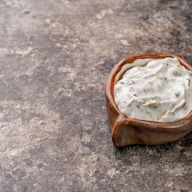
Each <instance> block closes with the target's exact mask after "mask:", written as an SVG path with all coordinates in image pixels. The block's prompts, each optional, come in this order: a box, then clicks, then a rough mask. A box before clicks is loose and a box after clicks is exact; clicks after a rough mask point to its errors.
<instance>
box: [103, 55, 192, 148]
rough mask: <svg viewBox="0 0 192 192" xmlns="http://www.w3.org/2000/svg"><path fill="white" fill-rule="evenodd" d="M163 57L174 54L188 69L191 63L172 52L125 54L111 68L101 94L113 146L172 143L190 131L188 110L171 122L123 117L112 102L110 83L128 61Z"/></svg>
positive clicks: (191, 116)
mask: <svg viewBox="0 0 192 192" xmlns="http://www.w3.org/2000/svg"><path fill="white" fill-rule="evenodd" d="M165 57H176V58H177V59H178V60H179V61H180V63H181V65H183V66H184V67H185V68H187V69H188V70H191V71H192V66H191V65H190V64H188V63H187V61H186V60H185V59H184V58H183V57H182V56H180V55H174V54H138V55H133V56H129V57H127V58H125V59H123V60H121V61H120V62H119V63H118V64H117V65H115V66H114V67H113V69H112V70H111V72H110V75H109V77H108V80H107V82H106V85H105V96H106V106H107V111H108V116H109V122H110V126H111V128H112V141H113V143H114V145H115V146H116V147H124V146H127V145H132V144H149V145H156V144H163V143H168V142H173V141H176V140H178V139H180V138H182V137H183V136H185V135H186V134H188V133H190V132H191V131H192V111H191V112H190V113H189V114H188V115H187V116H186V117H184V118H182V119H180V120H178V121H175V122H156V121H146V120H140V119H134V118H129V117H127V116H126V115H124V114H123V113H122V112H121V111H120V110H119V109H118V107H117V105H116V103H115V101H114V84H115V81H117V78H118V76H119V73H120V71H121V70H122V69H123V66H124V65H127V64H129V63H132V62H133V61H135V60H136V59H146V58H154V59H159V58H165ZM121 72H122V71H121ZM191 102H192V101H191Z"/></svg>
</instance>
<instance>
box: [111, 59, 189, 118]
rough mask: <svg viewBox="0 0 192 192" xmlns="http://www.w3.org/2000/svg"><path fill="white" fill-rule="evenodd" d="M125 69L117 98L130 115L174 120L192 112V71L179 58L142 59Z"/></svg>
mask: <svg viewBox="0 0 192 192" xmlns="http://www.w3.org/2000/svg"><path fill="white" fill-rule="evenodd" d="M124 68H126V70H127V71H126V72H125V73H124V74H123V76H122V78H121V79H120V80H117V79H116V84H115V87H114V97H115V102H116V104H117V106H118V108H119V110H120V111H121V112H123V113H124V114H125V115H126V116H127V117H130V118H136V119H142V120H149V121H159V122H172V121H177V120H179V119H181V118H183V117H185V116H186V115H188V114H189V112H191V111H192V71H189V70H187V69H185V68H184V67H183V66H181V65H180V63H179V61H178V59H176V58H171V57H167V58H164V59H138V60H136V61H134V62H133V63H132V64H127V65H125V66H124ZM120 73H121V72H120Z"/></svg>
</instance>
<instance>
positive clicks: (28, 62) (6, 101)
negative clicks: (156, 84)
mask: <svg viewBox="0 0 192 192" xmlns="http://www.w3.org/2000/svg"><path fill="white" fill-rule="evenodd" d="M191 10H192V1H191V0H1V1H0V142H1V145H0V191H1V192H12V191H16V192H32V191H34V192H76V191H78V192H85V191H86V192H87V191H88V192H100V191H104V192H105V191H106V192H112V191H113V192H116V191H117V192H140V191H141V192H145V191H146V192H148V191H149V192H167V191H171V192H190V191H192V135H191V134H190V135H188V136H187V137H185V138H184V139H182V140H181V141H179V142H176V143H173V144H167V145H161V146H139V145H135V146H130V147H127V148H124V149H122V150H118V149H115V148H114V147H113V145H112V142H111V133H110V129H109V126H108V120H107V114H106V108H105V100H104V94H103V85H104V82H105V80H106V78H107V75H108V73H109V71H110V70H111V68H112V67H113V65H114V64H115V63H116V62H117V61H119V60H120V59H122V58H123V57H126V56H127V55H130V54H134V53H139V52H169V53H181V54H184V55H185V56H186V58H187V60H188V61H189V62H191V63H192V54H191V53H192V46H191V45H192V38H191V36H192V30H191V28H192V11H191Z"/></svg>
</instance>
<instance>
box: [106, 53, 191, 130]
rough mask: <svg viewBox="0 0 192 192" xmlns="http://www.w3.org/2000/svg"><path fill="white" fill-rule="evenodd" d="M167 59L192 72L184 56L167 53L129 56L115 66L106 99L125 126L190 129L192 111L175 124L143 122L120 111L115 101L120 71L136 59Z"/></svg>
mask: <svg viewBox="0 0 192 192" xmlns="http://www.w3.org/2000/svg"><path fill="white" fill-rule="evenodd" d="M166 57H172V58H173V57H175V58H177V59H178V60H179V62H180V64H181V65H182V66H184V67H185V68H186V69H188V70H190V71H192V65H190V64H188V63H187V61H186V60H185V58H184V57H183V56H182V55H179V54H167V53H160V54H157V53H140V54H135V55H131V56H128V57H126V58H124V59H122V60H121V61H120V62H119V63H118V64H117V65H115V66H114V67H113V68H112V70H111V72H110V74H109V76H108V79H107V81H106V84H105V94H106V97H107V98H108V99H109V102H110V106H111V107H112V108H113V109H114V110H115V112H116V113H117V114H118V115H119V117H121V120H122V121H123V122H124V124H130V123H131V124H132V125H139V126H145V127H148V128H149V129H153V128H159V129H168V128H171V129H174V130H178V129H179V130H180V131H181V127H188V126H185V125H188V124H190V123H191V122H192V111H191V112H190V113H189V114H187V115H186V116H185V117H183V118H182V119H179V120H177V121H173V122H159V121H149V120H142V119H137V118H129V117H127V116H126V115H125V114H124V113H122V112H121V111H120V110H119V108H118V106H117V105H116V103H115V100H114V84H115V77H116V75H117V74H118V73H119V72H120V70H121V69H122V67H123V66H124V65H126V64H129V63H132V62H133V61H135V60H136V59H147V58H152V59H161V58H166ZM183 131H184V130H183Z"/></svg>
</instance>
